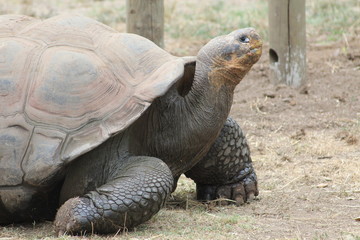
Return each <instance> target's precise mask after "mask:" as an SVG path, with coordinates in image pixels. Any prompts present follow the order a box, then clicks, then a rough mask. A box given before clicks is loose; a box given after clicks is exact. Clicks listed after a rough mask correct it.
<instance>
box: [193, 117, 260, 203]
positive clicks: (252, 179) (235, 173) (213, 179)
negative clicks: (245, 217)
mask: <svg viewBox="0 0 360 240" xmlns="http://www.w3.org/2000/svg"><path fill="white" fill-rule="evenodd" d="M186 176H187V177H190V178H191V179H193V180H194V181H195V182H196V190H197V198H198V200H213V199H216V198H219V197H224V198H227V199H232V200H235V202H236V204H237V205H239V204H243V203H244V202H246V201H251V200H252V199H253V198H254V196H257V195H258V194H259V191H258V189H257V178H256V174H255V171H254V169H253V167H252V161H251V157H250V150H249V146H248V144H247V142H246V138H245V136H244V134H243V132H242V131H241V129H240V127H239V125H238V124H237V123H236V122H235V121H234V120H233V119H231V118H228V119H227V121H226V122H225V124H224V127H223V128H222V130H221V133H220V135H219V137H218V138H217V140H216V141H215V143H214V144H213V146H212V147H211V149H210V151H209V152H208V154H207V155H206V156H205V157H204V158H203V159H202V160H201V161H200V162H199V163H198V164H197V165H195V166H194V167H193V168H192V169H191V170H189V171H188V172H186Z"/></svg>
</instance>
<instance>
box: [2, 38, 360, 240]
mask: <svg viewBox="0 0 360 240" xmlns="http://www.w3.org/2000/svg"><path fill="white" fill-rule="evenodd" d="M184 45H187V46H192V47H191V48H190V49H186V51H187V53H189V54H196V51H197V50H198V48H199V47H200V43H198V44H197V45H192V44H189V43H187V44H184V43H182V42H179V41H174V42H171V41H170V42H168V44H167V49H168V50H170V51H171V50H173V49H177V48H182V49H183V48H184ZM267 51H268V48H267V47H266V46H265V49H264V54H263V57H262V58H261V60H260V62H259V63H258V64H256V65H255V66H254V68H253V70H252V71H251V72H250V73H249V75H248V76H247V77H246V78H245V79H244V81H243V82H242V83H241V84H240V86H239V87H238V88H237V89H236V95H235V99H234V105H233V108H232V112H231V115H232V116H233V117H234V118H235V119H236V120H237V121H238V122H239V124H240V125H241V126H242V128H243V130H244V131H245V132H246V133H247V138H248V142H249V144H250V147H251V150H252V158H253V161H254V165H255V169H256V171H257V174H258V180H259V189H260V195H259V197H258V198H257V199H256V200H255V201H254V202H252V203H250V204H245V205H243V206H240V207H235V206H216V207H215V206H213V205H212V204H210V205H202V204H197V203H195V201H194V200H193V199H194V184H193V183H192V182H191V181H190V180H188V179H185V178H182V179H181V182H180V183H179V187H178V189H177V191H176V192H175V193H174V194H173V197H172V198H171V199H170V201H169V203H168V204H167V207H166V208H165V209H163V210H161V211H160V213H159V214H158V215H157V216H156V217H155V218H153V219H152V220H151V221H149V222H148V223H145V224H143V225H141V226H140V227H139V228H138V229H136V230H135V231H134V232H129V233H122V234H121V233H119V234H116V235H111V236H96V235H94V236H90V237H84V236H81V237H68V236H63V237H61V238H59V239H74V238H79V239H85V238H92V239H133V240H134V239H211V238H212V239H252V240H254V239H302V240H305V239H314V240H315V239H344V240H353V239H356V240H359V239H360V39H359V38H355V39H349V42H346V41H344V40H340V41H339V42H337V43H333V44H331V45H312V44H311V41H310V44H309V45H308V52H307V54H308V71H307V82H306V84H305V85H304V86H303V87H301V88H299V89H293V88H291V87H288V86H286V85H274V84H272V80H271V79H270V76H269V69H268V66H269V65H268V55H267ZM175 52H176V50H175ZM54 238H55V232H54V231H53V228H52V224H51V223H50V222H45V223H34V224H28V225H14V226H6V227H0V240H10V239H54Z"/></svg>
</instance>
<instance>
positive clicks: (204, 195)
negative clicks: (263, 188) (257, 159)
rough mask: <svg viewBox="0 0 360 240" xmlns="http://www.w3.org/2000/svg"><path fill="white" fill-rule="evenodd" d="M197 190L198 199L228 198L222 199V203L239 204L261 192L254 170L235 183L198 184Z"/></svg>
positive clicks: (248, 200) (250, 200) (247, 201)
mask: <svg viewBox="0 0 360 240" xmlns="http://www.w3.org/2000/svg"><path fill="white" fill-rule="evenodd" d="M196 190H197V199H198V200H203V201H209V200H214V199H226V201H220V203H221V204H222V205H227V204H228V203H235V204H236V205H237V206H240V205H243V204H245V203H249V202H252V201H253V200H254V199H255V196H257V195H258V194H259V191H258V188H257V179H256V174H255V173H254V172H253V173H251V174H249V175H248V176H246V177H245V178H243V179H242V180H240V181H238V182H235V183H230V184H224V185H203V184H197V189H196ZM229 200H231V201H229Z"/></svg>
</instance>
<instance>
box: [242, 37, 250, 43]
mask: <svg viewBox="0 0 360 240" xmlns="http://www.w3.org/2000/svg"><path fill="white" fill-rule="evenodd" d="M240 42H242V43H249V42H250V39H249V38H248V37H246V36H242V37H240Z"/></svg>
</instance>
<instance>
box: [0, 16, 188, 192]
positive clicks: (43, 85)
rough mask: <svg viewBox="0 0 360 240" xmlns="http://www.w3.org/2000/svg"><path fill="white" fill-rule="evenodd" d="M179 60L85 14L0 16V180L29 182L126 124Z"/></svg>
mask: <svg viewBox="0 0 360 240" xmlns="http://www.w3.org/2000/svg"><path fill="white" fill-rule="evenodd" d="M183 72H184V61H183V60H182V59H181V58H177V57H174V56H172V55H170V54H169V53H167V52H165V51H164V50H162V49H160V48H159V47H157V46H156V45H155V44H154V43H152V42H151V41H149V40H147V39H145V38H142V37H140V36H137V35H134V34H124V33H118V32H116V31H115V30H113V29H111V28H109V27H107V26H105V25H103V24H101V23H99V22H97V21H95V20H92V19H89V18H86V17H82V16H69V15H62V16H57V17H53V18H50V19H47V20H44V21H41V20H38V19H35V18H31V17H27V16H20V15H6V16H1V17H0V183H1V184H0V186H1V185H2V186H14V185H19V184H22V183H23V182H26V183H27V184H31V185H34V186H41V185H44V184H48V183H47V179H50V178H51V177H52V176H54V175H56V173H57V172H58V171H59V170H61V169H62V168H63V167H64V166H65V165H66V164H67V163H69V162H70V161H71V160H73V159H75V158H76V157H78V156H79V155H81V154H83V153H85V152H87V151H89V150H91V149H93V148H95V147H96V146H98V145H99V144H101V143H102V142H104V141H105V140H107V139H108V138H109V137H110V136H112V135H114V134H116V133H119V132H121V131H122V130H124V129H125V128H126V127H128V126H129V125H130V124H131V123H133V122H134V121H135V120H136V119H137V118H138V117H139V116H140V115H141V114H142V113H143V112H144V111H145V110H146V108H147V107H148V106H149V105H150V104H151V102H152V101H153V99H154V98H156V97H158V96H161V95H163V94H164V93H166V91H167V90H168V89H169V88H170V87H171V86H172V84H173V83H174V82H175V81H177V80H178V79H179V78H180V77H181V76H182V75H183Z"/></svg>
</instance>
